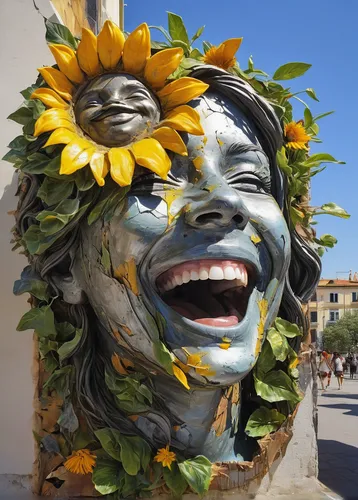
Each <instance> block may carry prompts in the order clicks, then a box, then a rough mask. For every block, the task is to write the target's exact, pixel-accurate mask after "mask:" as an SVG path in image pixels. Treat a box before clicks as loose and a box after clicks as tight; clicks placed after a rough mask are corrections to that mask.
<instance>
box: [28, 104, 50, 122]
mask: <svg viewBox="0 0 358 500" xmlns="http://www.w3.org/2000/svg"><path fill="white" fill-rule="evenodd" d="M28 107H29V108H30V109H32V118H33V119H34V120H37V119H38V118H39V117H40V116H41V115H42V113H43V112H44V111H45V110H46V106H45V105H44V104H43V103H42V102H41V101H40V99H31V101H29V102H28Z"/></svg>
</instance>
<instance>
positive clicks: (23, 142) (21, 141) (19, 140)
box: [8, 135, 31, 151]
mask: <svg viewBox="0 0 358 500" xmlns="http://www.w3.org/2000/svg"><path fill="white" fill-rule="evenodd" d="M29 144H31V141H29V140H28V139H27V138H26V137H25V136H23V135H18V136H17V137H15V139H13V140H12V141H11V142H10V144H9V145H8V148H10V149H15V151H26V148H27V146H28V145H29Z"/></svg>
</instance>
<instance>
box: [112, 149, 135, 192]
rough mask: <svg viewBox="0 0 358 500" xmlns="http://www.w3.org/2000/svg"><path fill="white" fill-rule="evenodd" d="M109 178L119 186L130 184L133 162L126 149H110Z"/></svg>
mask: <svg viewBox="0 0 358 500" xmlns="http://www.w3.org/2000/svg"><path fill="white" fill-rule="evenodd" d="M108 159H109V163H110V164H111V166H110V172H111V177H112V179H113V180H114V182H116V183H117V184H119V185H120V186H122V187H123V186H129V185H130V184H131V183H132V178H133V173H134V167H135V161H134V158H133V156H132V154H131V152H130V151H129V150H128V149H125V148H112V149H110V150H109V152H108Z"/></svg>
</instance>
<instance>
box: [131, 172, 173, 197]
mask: <svg viewBox="0 0 358 500" xmlns="http://www.w3.org/2000/svg"><path fill="white" fill-rule="evenodd" d="M167 186H171V187H174V188H177V189H179V187H180V183H179V182H178V181H177V180H176V179H175V177H174V176H173V175H171V173H170V172H169V174H168V178H167V179H166V180H163V179H162V178H161V177H159V176H158V175H157V174H154V173H152V172H150V173H146V174H142V175H138V176H137V177H135V179H133V182H132V185H131V190H130V194H136V195H138V194H149V193H155V192H159V191H160V192H163V191H165V189H166V187H167Z"/></svg>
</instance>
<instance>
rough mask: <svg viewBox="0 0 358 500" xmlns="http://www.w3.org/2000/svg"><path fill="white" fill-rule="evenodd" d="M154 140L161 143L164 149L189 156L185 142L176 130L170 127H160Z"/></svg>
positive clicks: (154, 135) (153, 135) (155, 132)
mask: <svg viewBox="0 0 358 500" xmlns="http://www.w3.org/2000/svg"><path fill="white" fill-rule="evenodd" d="M152 138H153V139H156V140H157V141H159V142H160V144H161V145H162V146H163V148H164V149H169V150H170V151H174V153H178V154H179V155H182V156H188V151H187V149H186V146H185V144H184V141H183V139H182V138H181V137H180V135H179V134H178V132H177V131H176V130H173V129H172V128H170V127H160V128H158V129H157V130H155V131H154V132H153V134H152Z"/></svg>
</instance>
